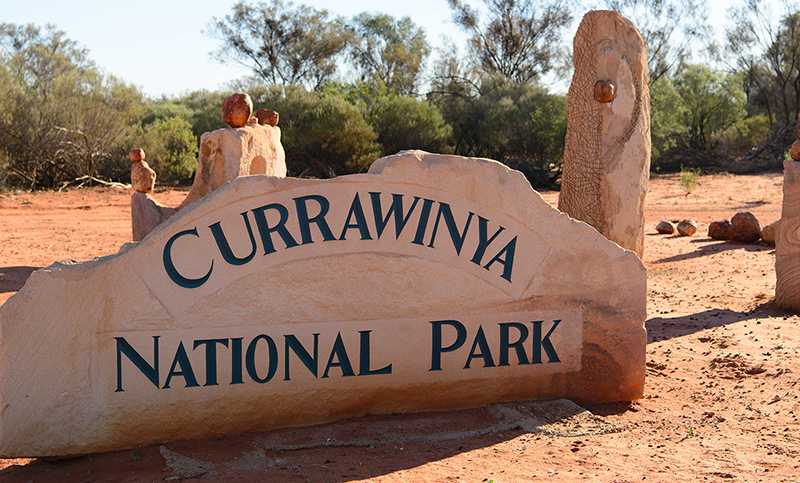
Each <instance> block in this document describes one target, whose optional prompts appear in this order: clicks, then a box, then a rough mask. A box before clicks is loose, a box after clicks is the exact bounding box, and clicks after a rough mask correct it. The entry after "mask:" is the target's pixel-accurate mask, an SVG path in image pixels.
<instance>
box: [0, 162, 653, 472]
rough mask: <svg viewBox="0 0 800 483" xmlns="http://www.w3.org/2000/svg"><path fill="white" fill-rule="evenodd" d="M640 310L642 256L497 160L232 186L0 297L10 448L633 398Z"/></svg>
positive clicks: (59, 450)
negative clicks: (524, 402)
mask: <svg viewBox="0 0 800 483" xmlns="http://www.w3.org/2000/svg"><path fill="white" fill-rule="evenodd" d="M138 195H140V196H137V197H138V198H146V195H145V194H138ZM645 318H646V271H645V268H644V266H643V264H642V262H641V260H640V259H639V258H638V257H637V256H636V254H634V253H633V252H630V251H627V250H623V249H621V248H620V247H619V246H618V245H616V244H615V243H612V242H609V241H608V240H607V239H605V238H604V237H602V236H601V235H599V234H598V233H597V231H596V230H594V229H593V228H591V227H589V226H588V225H586V224H585V223H581V222H577V221H575V220H573V219H571V218H569V217H568V216H566V215H564V214H563V213H561V212H559V211H558V210H555V209H554V208H552V207H551V206H550V205H549V204H548V203H547V202H545V201H544V200H543V199H542V198H541V197H540V196H539V195H538V194H537V193H536V192H535V191H533V190H532V189H531V188H530V185H529V184H528V182H527V181H526V179H525V177H524V176H523V175H522V174H521V173H519V172H517V171H514V170H509V169H508V168H507V167H506V166H504V165H502V164H500V163H497V162H494V161H489V160H482V159H470V158H460V157H457V156H444V155H432V154H427V153H423V152H419V151H412V152H402V153H399V154H398V155H395V156H390V157H387V158H382V159H379V160H378V161H376V162H375V163H374V164H373V165H372V167H371V168H370V171H369V172H368V173H365V174H358V175H352V176H342V177H339V178H336V179H333V180H300V179H294V178H277V177H268V176H246V177H240V178H236V179H235V180H233V181H231V182H229V183H227V184H225V185H224V186H223V187H221V188H220V189H219V190H217V191H215V192H214V193H213V194H211V195H209V196H206V197H204V198H203V199H202V200H200V201H199V202H198V203H196V204H195V205H193V206H192V208H191V209H187V210H182V211H180V212H178V213H176V214H175V215H174V216H172V217H170V218H169V219H168V220H167V221H166V222H165V223H163V224H161V225H160V226H159V228H158V229H156V230H155V231H153V232H152V233H151V234H150V235H149V236H148V237H147V238H146V239H145V240H143V241H142V242H140V243H137V244H127V245H125V246H123V247H122V249H121V250H120V252H119V253H118V254H117V255H113V256H108V257H103V258H98V259H93V260H89V261H82V262H76V261H65V262H60V263H56V264H54V265H51V266H50V267H47V268H46V269H43V270H39V271H36V272H34V273H33V274H32V275H31V278H30V279H29V281H28V283H27V284H26V285H25V287H23V288H22V290H20V291H19V292H18V293H17V294H16V295H14V296H13V297H11V298H10V299H9V300H8V301H7V302H6V303H5V304H4V305H2V306H1V307H0V337H2V339H1V340H0V408H2V412H1V413H0V454H2V455H4V456H6V457H8V456H45V455H63V454H78V453H88V452H98V451H110V450H118V449H123V448H131V447H138V446H141V445H146V444H151V443H153V442H158V441H162V442H166V441H169V440H174V439H187V438H200V437H208V436H212V435H225V434H234V433H237V432H244V431H261V430H267V429H272V428H279V427H286V426H297V425H307V424H316V423H323V422H328V421H332V420H336V419H341V418H347V417H355V416H360V415H364V414H367V413H371V414H375V413H390V412H420V411H433V410H447V409H455V408H467V407H476V406H480V405H484V404H489V403H492V402H495V401H513V400H521V399H553V398H568V399H570V400H573V401H576V402H585V403H588V402H597V403H601V402H612V401H630V400H633V399H637V398H639V397H640V396H641V395H642V391H643V389H644V378H645V344H646V333H645V329H644V321H645ZM32 381H35V383H32Z"/></svg>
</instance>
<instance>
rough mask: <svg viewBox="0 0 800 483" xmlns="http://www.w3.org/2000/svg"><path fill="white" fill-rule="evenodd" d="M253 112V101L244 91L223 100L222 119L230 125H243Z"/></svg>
mask: <svg viewBox="0 0 800 483" xmlns="http://www.w3.org/2000/svg"><path fill="white" fill-rule="evenodd" d="M252 114H253V101H251V100H250V96H249V95H247V94H246V93H243V92H237V93H236V94H233V95H232V96H230V97H227V98H225V100H224V101H223V102H222V120H223V122H225V124H227V125H228V126H230V127H242V126H244V125H245V124H247V122H248V121H249V120H250V116H251V115H252Z"/></svg>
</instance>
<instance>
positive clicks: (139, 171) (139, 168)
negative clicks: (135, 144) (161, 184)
mask: <svg viewBox="0 0 800 483" xmlns="http://www.w3.org/2000/svg"><path fill="white" fill-rule="evenodd" d="M128 158H130V160H131V163H133V164H132V165H131V188H132V189H133V191H135V192H137V193H152V192H153V188H155V186H156V172H155V171H153V170H152V169H151V168H150V165H149V164H147V161H145V160H144V158H145V154H144V149H139V148H137V149H134V150H132V151H131V152H130V153H128Z"/></svg>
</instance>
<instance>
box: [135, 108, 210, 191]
mask: <svg viewBox="0 0 800 483" xmlns="http://www.w3.org/2000/svg"><path fill="white" fill-rule="evenodd" d="M127 146H128V149H129V150H130V149H133V148H142V149H144V152H145V154H146V155H147V158H146V161H147V164H149V165H150V167H151V168H152V169H153V170H154V171H155V172H156V175H157V181H158V182H159V183H160V184H166V183H177V182H179V181H183V180H187V179H190V178H191V176H192V173H193V172H194V170H195V169H197V138H196V137H195V135H194V134H193V133H192V125H191V124H189V121H187V120H186V119H185V118H183V117H180V116H170V117H165V118H160V119H156V120H154V121H152V122H147V123H145V122H144V119H143V121H142V125H141V126H140V127H139V128H138V129H137V130H136V133H135V134H134V135H133V136H132V137H131V138H130V139H129V140H128V142H127ZM125 164H126V168H127V171H128V172H130V163H129V162H128V163H125Z"/></svg>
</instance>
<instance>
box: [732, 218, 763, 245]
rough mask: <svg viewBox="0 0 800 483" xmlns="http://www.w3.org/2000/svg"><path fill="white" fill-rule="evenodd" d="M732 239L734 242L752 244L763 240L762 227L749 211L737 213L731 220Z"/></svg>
mask: <svg viewBox="0 0 800 483" xmlns="http://www.w3.org/2000/svg"><path fill="white" fill-rule="evenodd" d="M731 237H732V238H733V240H734V241H738V242H743V243H752V242H755V241H758V239H759V238H761V226H760V225H759V224H758V220H757V219H756V217H755V216H753V214H752V213H750V212H749V211H744V212H741V213H736V214H735V215H733V218H731Z"/></svg>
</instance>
